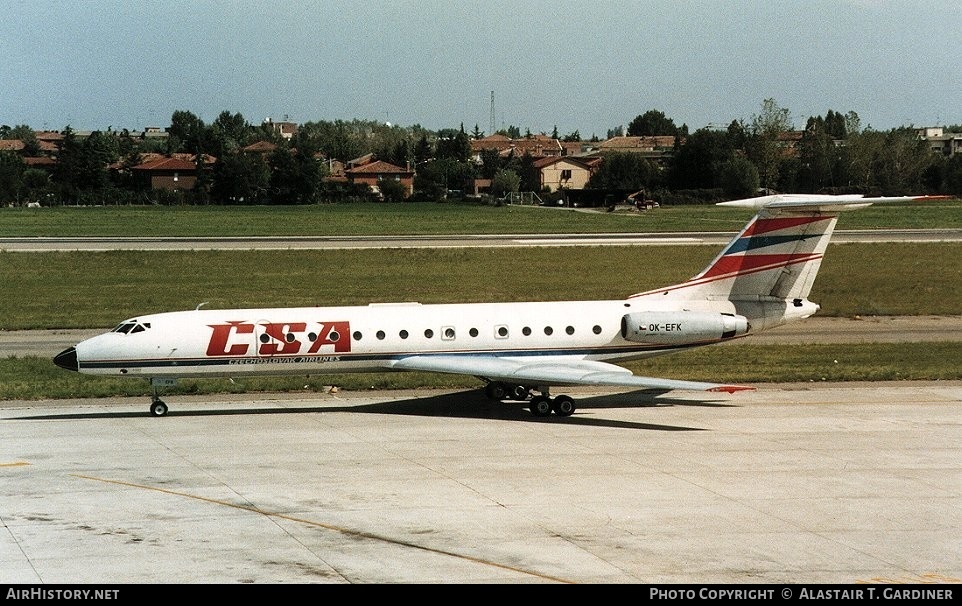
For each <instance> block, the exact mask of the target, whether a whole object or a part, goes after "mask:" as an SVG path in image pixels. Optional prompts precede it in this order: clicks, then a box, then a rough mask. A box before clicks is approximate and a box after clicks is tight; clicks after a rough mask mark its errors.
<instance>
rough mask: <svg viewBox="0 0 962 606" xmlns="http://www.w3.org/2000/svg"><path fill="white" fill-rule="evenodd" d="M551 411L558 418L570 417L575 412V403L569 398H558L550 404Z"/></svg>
mask: <svg viewBox="0 0 962 606" xmlns="http://www.w3.org/2000/svg"><path fill="white" fill-rule="evenodd" d="M551 410H553V411H554V413H555V414H556V415H558V416H559V417H570V416H571V415H572V413H574V411H575V401H574V400H572V399H571V397H569V396H558V397H557V398H555V399H554V402H552V404H551Z"/></svg>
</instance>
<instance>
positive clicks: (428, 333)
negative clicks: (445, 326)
mask: <svg viewBox="0 0 962 606" xmlns="http://www.w3.org/2000/svg"><path fill="white" fill-rule="evenodd" d="M433 337H434V331H433V330H431V329H430V328H428V329H426V330H425V331H424V338H425V339H430V338H433Z"/></svg>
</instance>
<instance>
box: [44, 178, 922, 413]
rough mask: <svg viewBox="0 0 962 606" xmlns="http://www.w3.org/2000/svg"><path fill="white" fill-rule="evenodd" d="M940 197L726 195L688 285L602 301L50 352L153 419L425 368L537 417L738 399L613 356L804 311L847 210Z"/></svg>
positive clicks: (258, 325) (128, 334) (332, 320)
mask: <svg viewBox="0 0 962 606" xmlns="http://www.w3.org/2000/svg"><path fill="white" fill-rule="evenodd" d="M932 198H935V196H907V197H863V196H861V195H802V194H773V195H767V196H761V197H755V198H748V199H744V200H734V201H730V202H721V203H719V205H720V206H728V207H736V208H748V209H754V210H755V211H756V214H755V216H754V217H753V218H752V219H751V220H750V221H749V222H748V224H747V225H746V226H745V227H744V228H743V229H742V231H741V232H739V233H738V235H737V236H735V237H734V238H733V239H732V240H731V241H730V242H729V243H728V245H727V246H726V247H725V248H724V249H723V250H722V252H721V253H719V254H718V255H717V256H716V257H715V259H714V260H713V261H712V262H711V263H709V264H708V266H707V267H706V268H705V269H704V270H703V271H701V272H700V273H698V274H697V275H696V276H694V277H692V278H691V279H689V280H686V281H684V282H681V283H679V284H675V285H672V286H667V287H663V288H658V289H656V290H649V291H645V292H640V293H637V294H633V295H630V296H627V297H626V298H625V299H623V300H609V301H547V302H538V301H535V302H507V303H458V304H425V305H422V304H420V303H374V304H370V305H366V306H351V307H300V308H275V309H224V310H214V309H201V308H200V307H201V306H198V308H197V309H195V310H188V311H174V312H164V313H156V314H149V315H142V316H138V317H135V318H131V319H129V320H125V321H123V322H121V323H120V324H119V325H118V326H117V327H116V328H114V329H113V330H112V331H110V332H107V333H104V334H101V335H97V336H94V337H91V338H89V339H86V340H84V341H82V342H80V343H78V344H77V345H76V346H74V347H70V348H68V349H66V350H64V351H62V352H61V353H59V354H57V355H56V356H55V357H54V359H53V361H54V363H55V364H56V365H57V366H60V367H61V368H65V369H68V370H72V371H77V372H81V373H87V374H91V375H117V376H124V377H141V378H146V379H149V380H150V383H151V386H152V396H151V403H150V407H149V413H150V414H151V415H153V416H157V417H161V416H164V415H166V414H167V412H168V407H167V404H166V403H165V402H164V401H163V400H162V399H161V398H160V397H159V393H158V392H159V390H160V388H163V387H168V386H171V385H173V384H176V380H177V379H179V378H204V377H237V376H250V375H283V374H287V375H318V374H329V373H360V372H385V371H429V372H435V373H453V374H464V375H473V376H476V377H478V378H480V379H482V380H483V381H484V382H485V394H486V395H487V396H488V397H489V398H491V399H493V400H513V401H518V402H527V403H528V406H529V407H530V410H531V412H532V413H533V414H534V415H535V416H539V417H546V416H549V415H551V414H552V413H553V414H555V415H557V416H561V417H566V416H569V415H571V414H573V413H574V412H575V403H574V400H573V399H572V398H571V397H570V396H567V395H558V396H555V397H552V396H551V395H550V391H549V390H550V388H552V387H564V386H573V385H589V386H616V387H634V388H639V389H645V390H659V391H671V390H695V391H708V392H727V393H735V392H737V391H740V390H744V389H753V388H752V387H750V386H743V385H731V384H726V383H707V382H700V381H685V380H673V379H663V378H657V377H643V376H637V375H634V374H633V373H632V372H631V371H629V370H627V369H625V368H623V367H621V366H618V365H617V364H615V363H616V362H623V361H627V360H634V359H643V358H650V357H653V356H660V355H664V354H669V353H673V352H679V351H684V350H687V349H690V348H693V347H700V346H705V345H710V344H716V343H723V342H726V341H730V340H732V339H740V338H744V337H746V336H749V335H751V334H755V333H758V332H760V331H763V330H767V329H770V328H774V327H776V326H780V325H782V324H785V323H787V322H793V321H796V320H801V319H804V318H808V317H809V316H811V315H812V314H814V313H815V312H817V311H818V309H819V306H818V305H817V304H815V303H812V302H811V301H809V300H808V295H809V293H810V291H811V288H812V284H813V282H814V280H815V276H816V274H817V273H818V270H819V267H820V265H821V262H822V258H823V256H824V254H825V251H826V249H827V247H828V243H829V240H830V238H831V236H832V231H833V230H834V228H835V224H836V222H837V220H838V214H839V213H840V212H842V211H848V210H856V209H860V208H865V207H867V206H870V205H872V204H881V203H892V202H906V201H912V200H924V199H932Z"/></svg>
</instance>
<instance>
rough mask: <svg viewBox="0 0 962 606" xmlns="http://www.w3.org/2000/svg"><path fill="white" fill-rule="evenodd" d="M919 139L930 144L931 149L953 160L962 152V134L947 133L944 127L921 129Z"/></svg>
mask: <svg viewBox="0 0 962 606" xmlns="http://www.w3.org/2000/svg"><path fill="white" fill-rule="evenodd" d="M918 134H919V137H920V138H921V139H923V140H924V141H925V142H926V143H928V144H929V149H930V150H932V152H934V153H939V154H942V155H944V156H947V157H949V158H951V157H952V156H954V155H955V154H957V153H960V152H962V133H948V134H946V133H945V129H943V128H942V127H937V126H932V127H928V128H920V129H919V130H918Z"/></svg>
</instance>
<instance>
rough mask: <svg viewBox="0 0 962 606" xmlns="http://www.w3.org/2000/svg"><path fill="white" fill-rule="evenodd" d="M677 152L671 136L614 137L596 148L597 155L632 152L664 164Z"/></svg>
mask: <svg viewBox="0 0 962 606" xmlns="http://www.w3.org/2000/svg"><path fill="white" fill-rule="evenodd" d="M674 150H675V137H673V136H671V135H664V136H654V137H635V136H630V137H629V136H624V137H612V138H610V139H608V140H606V141H602V142H600V143H598V144H597V146H596V147H595V153H604V152H631V153H636V154H641V155H643V156H644V157H645V158H648V159H650V160H654V161H656V162H658V163H664V162H665V161H666V160H667V159H668V158H670V157H671V155H672V154H673V153H674Z"/></svg>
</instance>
